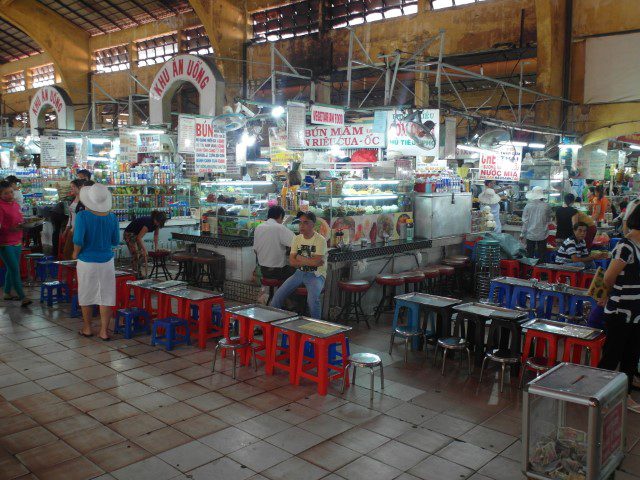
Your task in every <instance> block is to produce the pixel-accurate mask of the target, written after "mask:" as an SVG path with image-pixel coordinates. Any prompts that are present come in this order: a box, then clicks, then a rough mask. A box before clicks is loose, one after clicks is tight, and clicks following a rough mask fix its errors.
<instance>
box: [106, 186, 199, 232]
mask: <svg viewBox="0 0 640 480" xmlns="http://www.w3.org/2000/svg"><path fill="white" fill-rule="evenodd" d="M108 187H109V190H110V191H111V194H112V196H113V212H114V213H115V214H116V216H117V217H118V221H120V222H124V221H130V220H133V219H134V218H136V217H140V216H144V215H150V214H151V212H152V211H153V210H161V211H164V212H166V213H167V217H168V218H176V217H189V216H190V215H191V210H190V205H191V184H190V183H189V182H183V183H179V184H162V185H152V184H148V185H139V184H120V185H108Z"/></svg>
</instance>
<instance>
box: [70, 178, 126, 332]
mask: <svg viewBox="0 0 640 480" xmlns="http://www.w3.org/2000/svg"><path fill="white" fill-rule="evenodd" d="M80 201H81V202H82V203H83V204H84V206H85V207H86V210H83V211H81V212H78V214H77V215H76V223H75V227H74V230H73V246H74V249H73V258H77V259H78V265H77V274H78V303H79V304H80V307H81V308H82V319H83V321H84V325H83V327H82V330H80V331H79V332H78V333H79V334H80V335H82V336H83V337H91V336H93V333H92V332H91V316H92V311H91V310H92V306H93V305H99V306H100V333H99V334H98V335H99V337H100V338H101V339H102V340H105V341H107V340H111V339H110V337H109V334H108V333H107V327H108V326H109V321H110V320H111V314H112V313H111V310H112V307H113V306H114V305H115V304H116V276H115V266H114V263H113V247H116V246H117V245H118V244H119V243H120V228H119V225H118V219H117V218H116V216H115V215H114V214H113V213H110V212H109V210H111V193H110V192H109V189H108V188H107V187H106V186H105V185H102V184H99V183H96V184H94V185H91V186H90V187H84V188H83V189H82V190H80Z"/></svg>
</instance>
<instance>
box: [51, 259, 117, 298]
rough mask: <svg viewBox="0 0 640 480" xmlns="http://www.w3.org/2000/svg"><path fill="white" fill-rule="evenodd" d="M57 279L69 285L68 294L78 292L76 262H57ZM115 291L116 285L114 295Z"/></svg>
mask: <svg viewBox="0 0 640 480" xmlns="http://www.w3.org/2000/svg"><path fill="white" fill-rule="evenodd" d="M58 280H59V281H61V282H65V283H66V284H67V286H68V287H69V295H70V296H73V295H74V294H76V293H78V276H77V275H76V264H75V263H74V264H71V265H65V264H62V265H61V264H58ZM117 293H118V290H117V287H116V295H117Z"/></svg>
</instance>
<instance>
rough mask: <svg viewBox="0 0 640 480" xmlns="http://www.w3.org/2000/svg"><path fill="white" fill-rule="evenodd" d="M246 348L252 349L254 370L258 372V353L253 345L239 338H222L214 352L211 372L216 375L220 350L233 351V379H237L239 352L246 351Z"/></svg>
mask: <svg viewBox="0 0 640 480" xmlns="http://www.w3.org/2000/svg"><path fill="white" fill-rule="evenodd" d="M245 348H249V349H251V356H252V358H253V368H254V370H258V363H257V362H256V351H255V350H254V349H253V348H251V344H250V343H249V342H248V341H244V340H242V339H240V338H238V337H234V338H221V339H220V341H219V342H218V343H217V344H216V347H215V348H214V350H213V362H212V363H211V371H212V372H213V373H215V371H216V359H217V358H218V350H220V349H223V350H231V355H232V356H233V379H234V380H235V378H236V365H237V363H238V355H237V352H238V350H244V349H245Z"/></svg>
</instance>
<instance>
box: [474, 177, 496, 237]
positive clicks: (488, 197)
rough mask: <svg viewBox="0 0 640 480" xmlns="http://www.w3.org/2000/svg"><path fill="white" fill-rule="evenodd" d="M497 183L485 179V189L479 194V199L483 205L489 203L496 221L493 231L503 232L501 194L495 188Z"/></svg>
mask: <svg viewBox="0 0 640 480" xmlns="http://www.w3.org/2000/svg"><path fill="white" fill-rule="evenodd" d="M494 187H495V183H494V181H493V180H485V181H484V190H483V191H482V193H481V194H480V195H478V201H479V202H480V203H481V204H483V205H488V206H489V208H491V213H492V214H493V220H494V221H495V223H496V226H495V228H494V229H493V231H494V232H495V233H502V224H501V223H500V195H498V194H497V193H496V191H495V190H494Z"/></svg>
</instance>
